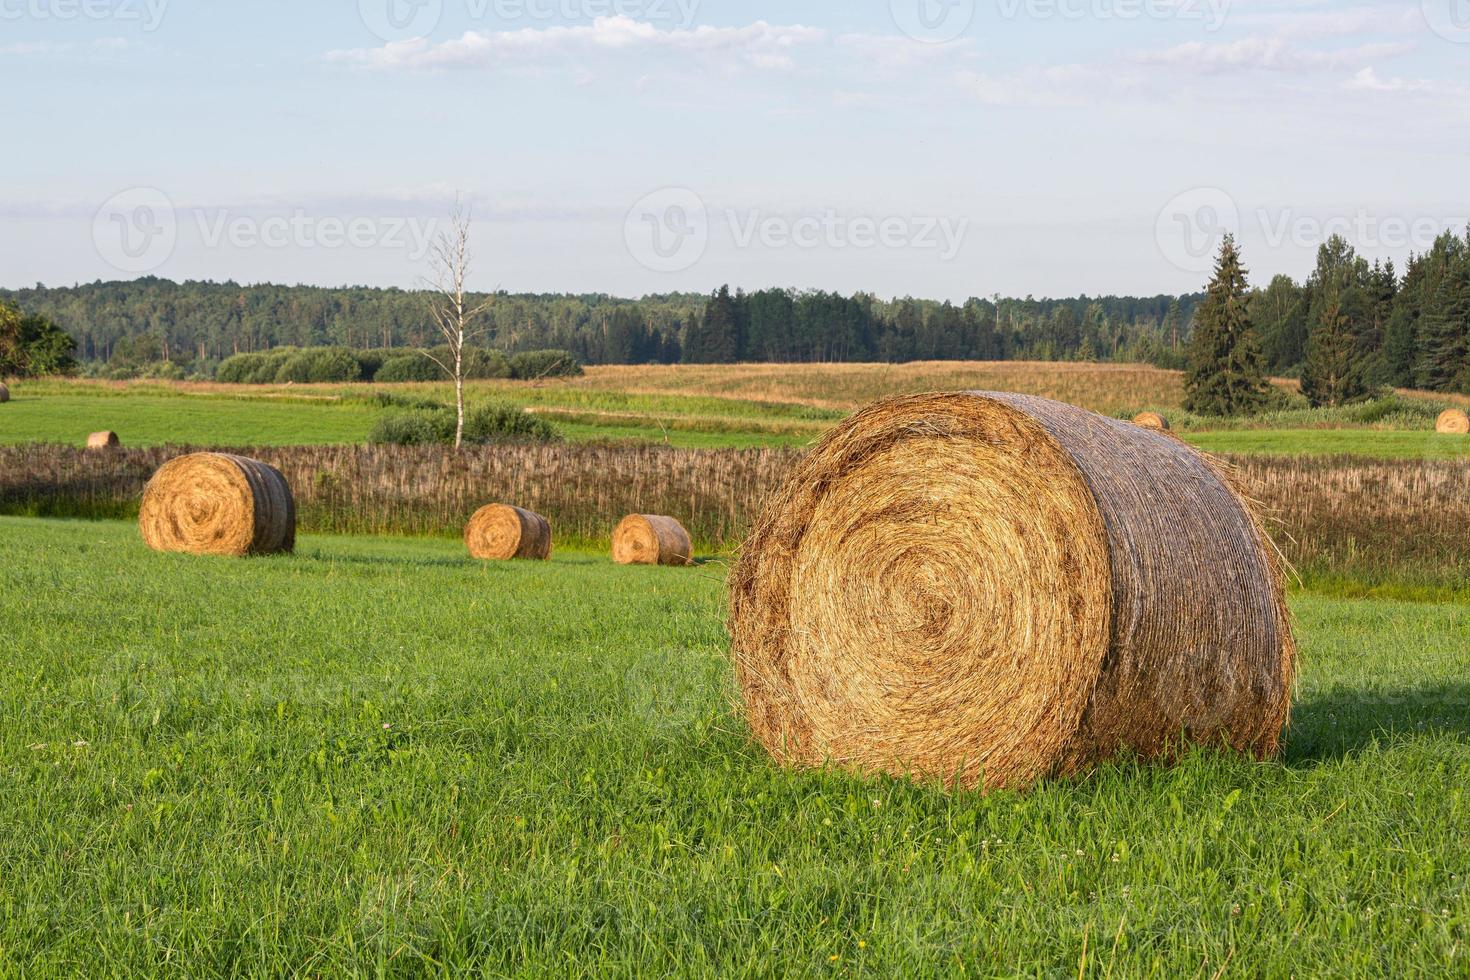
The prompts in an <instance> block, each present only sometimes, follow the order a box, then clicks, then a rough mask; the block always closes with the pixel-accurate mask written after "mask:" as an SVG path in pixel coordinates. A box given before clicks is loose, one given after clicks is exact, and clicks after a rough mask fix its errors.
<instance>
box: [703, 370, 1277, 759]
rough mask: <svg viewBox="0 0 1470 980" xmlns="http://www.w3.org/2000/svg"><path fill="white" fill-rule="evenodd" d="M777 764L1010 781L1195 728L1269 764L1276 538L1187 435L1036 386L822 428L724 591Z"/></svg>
mask: <svg viewBox="0 0 1470 980" xmlns="http://www.w3.org/2000/svg"><path fill="white" fill-rule="evenodd" d="M730 632H731V636H732V637H733V650H732V653H733V656H734V661H735V668H736V674H737V677H738V680H739V683H740V686H741V688H742V691H743V694H744V699H745V704H746V711H747V716H748V719H749V723H750V726H751V730H752V732H753V734H754V736H755V738H756V739H757V740H758V741H759V742H760V743H761V744H763V745H764V746H765V747H766V749H767V750H768V751H770V752H771V754H772V755H773V756H775V757H776V758H777V759H778V760H780V761H782V762H784V763H787V764H792V765H798V766H821V765H824V764H826V763H828V762H831V763H835V764H839V765H843V766H847V767H851V768H854V769H856V770H858V771H862V772H869V773H873V772H886V773H890V774H893V775H912V776H915V777H920V778H926V779H927V778H933V779H940V780H943V781H944V782H945V783H946V784H948V785H950V786H964V787H974V786H983V787H985V788H997V787H1021V786H1025V785H1028V784H1030V783H1032V782H1033V781H1035V780H1037V779H1039V778H1042V777H1046V776H1052V775H1069V774H1073V773H1076V772H1079V771H1082V770H1085V769H1086V768H1088V767H1089V766H1090V765H1092V764H1094V763H1095V762H1097V761H1100V760H1102V759H1106V758H1108V757H1110V756H1113V755H1115V754H1118V753H1122V752H1132V753H1136V754H1137V756H1139V757H1141V758H1158V757H1163V758H1169V757H1171V756H1172V755H1173V754H1174V753H1175V752H1176V751H1177V750H1178V748H1179V747H1180V744H1181V736H1182V737H1183V739H1184V740H1187V741H1188V742H1191V743H1209V744H1228V745H1230V746H1233V747H1234V748H1236V749H1238V750H1242V751H1248V752H1251V753H1253V754H1255V755H1257V756H1259V757H1267V756H1270V755H1271V754H1273V753H1274V752H1275V751H1276V749H1277V747H1278V743H1279V740H1280V737H1281V733H1282V730H1283V727H1284V726H1285V724H1286V721H1287V718H1288V714H1289V711H1290V690H1291V683H1292V677H1293V670H1294V660H1295V647H1294V644H1293V641H1292V635H1291V627H1290V623H1289V620H1288V617H1287V611H1286V605H1285V600H1284V592H1283V583H1282V576H1281V571H1280V567H1279V565H1278V564H1277V561H1276V558H1275V554H1274V552H1273V551H1272V550H1271V546H1270V544H1269V542H1268V541H1267V540H1266V538H1265V534H1264V531H1263V530H1262V529H1261V527H1260V525H1259V524H1258V523H1257V521H1256V519H1255V517H1254V516H1253V515H1252V514H1251V512H1250V511H1249V510H1248V509H1247V506H1246V505H1245V504H1244V503H1243V502H1242V500H1241V498H1240V497H1238V496H1237V495H1236V494H1235V492H1234V491H1232V490H1231V488H1230V487H1229V486H1228V485H1227V484H1226V482H1225V480H1224V479H1222V477H1221V476H1220V475H1219V473H1217V472H1216V470H1215V469H1214V468H1213V467H1212V466H1211V465H1210V464H1209V463H1208V462H1207V461H1206V460H1205V458H1204V457H1202V456H1201V455H1199V454H1198V453H1197V452H1195V451H1194V450H1192V449H1190V448H1189V447H1188V446H1186V445H1184V444H1183V443H1181V442H1180V441H1179V440H1177V439H1174V438H1172V437H1169V436H1165V435H1163V434H1161V433H1157V432H1152V431H1149V430H1147V429H1143V428H1140V427H1138V426H1134V425H1129V424H1128V423H1126V422H1122V421H1119V420H1116V419H1107V418H1103V417H1102V416H1099V415H1095V414H1093V413H1091V412H1087V411H1084V410H1082V409H1079V408H1074V407H1072V406H1070V405H1063V404H1061V403H1058V402H1053V401H1049V400H1047V399H1043V398H1037V397H1033V396H1027V395H1016V394H991V393H982V392H968V393H955V394H930V395H917V396H911V397H905V398H896V399H891V400H887V401H883V402H880V403H878V404H877V405H874V406H872V407H870V408H868V409H866V410H864V411H862V412H860V413H858V414H857V415H856V416H854V417H852V418H851V419H849V420H848V421H847V422H845V423H843V424H842V425H841V426H839V427H838V428H836V429H835V430H833V431H832V432H831V433H829V434H828V435H827V436H826V437H824V438H823V439H822V440H821V442H820V443H819V444H818V445H817V446H816V447H815V448H814V449H813V450H812V451H811V453H810V454H809V455H808V456H807V457H806V458H805V459H804V460H803V461H802V462H801V463H799V464H798V465H797V466H796V467H795V469H794V470H793V471H792V473H791V475H790V476H789V478H788V480H787V482H786V483H785V485H784V486H783V487H782V488H781V489H780V490H779V491H778V492H776V493H775V494H774V495H773V497H772V498H771V499H770V500H769V501H768V503H767V506H766V509H765V512H764V514H763V515H762V516H761V517H760V519H759V521H758V522H757V524H756V527H755V530H754V532H753V534H752V536H751V537H750V539H749V540H748V541H747V543H746V545H745V547H744V548H743V550H742V553H741V557H740V561H739V564H738V565H737V567H736V568H735V570H734V572H733V575H732V579H731V624H730Z"/></svg>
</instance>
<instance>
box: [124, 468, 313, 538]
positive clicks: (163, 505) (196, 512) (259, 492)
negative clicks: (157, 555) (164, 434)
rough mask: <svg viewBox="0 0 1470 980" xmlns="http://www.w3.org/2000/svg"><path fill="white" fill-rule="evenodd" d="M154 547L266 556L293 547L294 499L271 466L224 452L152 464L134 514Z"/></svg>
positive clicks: (284, 481) (281, 478)
mask: <svg viewBox="0 0 1470 980" xmlns="http://www.w3.org/2000/svg"><path fill="white" fill-rule="evenodd" d="M138 524H139V526H140V527H141V528H142V531H143V540H144V542H146V543H147V545H148V547H150V548H153V549H154V550H156V551H182V552H187V553H189V554H194V555H234V556H244V555H271V554H278V553H281V552H289V551H291V550H292V549H293V548H295V547H296V502H295V500H294V499H293V498H292V496H291V488H290V486H288V485H287V483H286V478H285V477H284V476H282V475H281V472H280V471H279V470H277V469H276V468H275V467H273V466H267V465H266V464H265V463H262V462H260V461H259V460H255V459H249V458H247V457H244V456H232V455H229V454H228V453H194V454H192V455H189V456H180V457H178V458H176V459H171V460H169V461H168V462H167V463H164V464H163V465H162V466H160V467H159V468H158V472H156V473H154V474H153V478H152V479H150V480H149V481H148V486H147V487H145V488H144V490H143V506H142V510H141V511H140V512H139V514H138Z"/></svg>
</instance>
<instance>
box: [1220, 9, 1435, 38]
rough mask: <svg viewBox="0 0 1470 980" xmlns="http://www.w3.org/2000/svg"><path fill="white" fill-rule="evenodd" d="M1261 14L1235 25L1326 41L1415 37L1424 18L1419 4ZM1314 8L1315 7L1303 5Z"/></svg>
mask: <svg viewBox="0 0 1470 980" xmlns="http://www.w3.org/2000/svg"><path fill="white" fill-rule="evenodd" d="M1284 6H1285V9H1282V6H1278V5H1276V4H1274V3H1273V5H1272V9H1270V10H1267V11H1262V12H1260V13H1251V12H1242V13H1239V14H1237V17H1238V20H1237V21H1236V23H1239V24H1242V25H1245V26H1247V27H1258V28H1264V29H1268V30H1269V32H1270V33H1271V34H1272V35H1275V36H1277V37H1290V38H1296V39H1299V40H1325V39H1327V38H1334V37H1350V36H1353V35H1357V34H1374V35H1384V34H1392V35H1398V34H1418V33H1422V32H1423V30H1424V15H1423V13H1422V12H1421V11H1420V9H1419V5H1418V4H1402V3H1391V4H1376V5H1364V6H1357V7H1347V8H1344V9H1341V10H1300V9H1291V7H1290V6H1289V5H1284ZM1302 6H1308V7H1314V6H1317V5H1316V4H1303V5H1302Z"/></svg>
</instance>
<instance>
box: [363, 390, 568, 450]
mask: <svg viewBox="0 0 1470 980" xmlns="http://www.w3.org/2000/svg"><path fill="white" fill-rule="evenodd" d="M378 397H379V399H380V400H381V401H382V402H383V403H384V404H385V405H388V406H390V407H388V409H387V410H386V411H385V412H384V413H383V414H382V415H381V416H380V417H379V418H378V421H377V423H376V424H375V425H374V426H373V429H372V431H371V432H370V433H368V442H370V443H373V444H375V445H390V446H434V445H449V444H451V443H453V442H454V424H455V416H454V409H453V408H451V407H450V406H448V405H445V404H442V403H439V402H433V401H414V400H412V399H401V398H397V397H395V396H392V395H379V396H378ZM557 439H558V436H557V433H556V429H555V428H554V427H553V426H552V425H551V423H549V422H547V421H546V420H545V419H541V418H537V417H536V416H534V415H532V414H530V413H529V412H526V411H525V410H524V409H522V408H521V407H520V406H518V405H511V404H509V403H507V402H498V401H497V402H489V403H487V404H484V405H480V406H477V407H475V408H472V409H469V410H468V411H466V412H465V420H464V441H465V442H466V443H468V444H471V445H488V444H490V443H501V442H554V441H556V440H557Z"/></svg>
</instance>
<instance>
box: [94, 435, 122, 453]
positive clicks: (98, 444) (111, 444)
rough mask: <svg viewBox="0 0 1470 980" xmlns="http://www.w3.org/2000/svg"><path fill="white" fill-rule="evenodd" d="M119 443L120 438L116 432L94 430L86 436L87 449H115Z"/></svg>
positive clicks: (120, 443) (120, 442) (120, 441)
mask: <svg viewBox="0 0 1470 980" xmlns="http://www.w3.org/2000/svg"><path fill="white" fill-rule="evenodd" d="M121 445H122V440H121V439H119V438H118V437H117V433H116V432H94V433H92V434H91V435H89V436H87V448H88V449H116V448H117V447H118V446H121Z"/></svg>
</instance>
